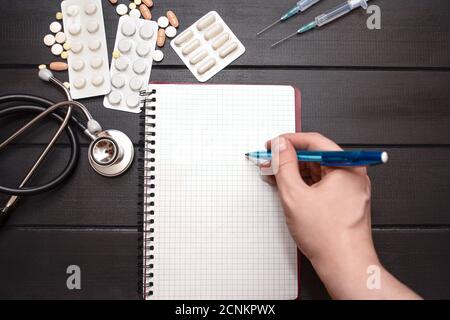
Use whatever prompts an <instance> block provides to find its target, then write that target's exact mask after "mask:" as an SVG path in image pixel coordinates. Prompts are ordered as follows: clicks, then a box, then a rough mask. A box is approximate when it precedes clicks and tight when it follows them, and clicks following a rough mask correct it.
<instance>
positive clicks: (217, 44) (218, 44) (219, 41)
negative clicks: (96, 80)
mask: <svg viewBox="0 0 450 320" xmlns="http://www.w3.org/2000/svg"><path fill="white" fill-rule="evenodd" d="M229 39H230V35H229V34H228V33H224V34H221V35H220V36H219V37H218V38H217V40H214V42H213V43H212V47H213V49H214V50H217V49H219V48H220V47H221V46H223V45H224V43H225V42H227V41H228V40H229Z"/></svg>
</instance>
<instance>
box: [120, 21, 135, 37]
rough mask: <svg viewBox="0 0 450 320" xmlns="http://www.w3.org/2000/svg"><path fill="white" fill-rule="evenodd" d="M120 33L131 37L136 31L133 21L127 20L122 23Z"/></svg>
mask: <svg viewBox="0 0 450 320" xmlns="http://www.w3.org/2000/svg"><path fill="white" fill-rule="evenodd" d="M121 31H122V34H123V35H124V36H127V37H131V36H132V35H134V33H135V32H136V26H135V25H134V23H133V22H131V21H127V22H124V23H123V24H122V28H121Z"/></svg>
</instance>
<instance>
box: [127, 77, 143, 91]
mask: <svg viewBox="0 0 450 320" xmlns="http://www.w3.org/2000/svg"><path fill="white" fill-rule="evenodd" d="M143 84H144V82H143V81H142V79H141V78H139V77H134V78H131V80H130V89H131V90H133V91H139V90H141V88H142V85H143Z"/></svg>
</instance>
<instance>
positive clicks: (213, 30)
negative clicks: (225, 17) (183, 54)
mask: <svg viewBox="0 0 450 320" xmlns="http://www.w3.org/2000/svg"><path fill="white" fill-rule="evenodd" d="M222 31H223V26H222V24H220V23H216V24H214V25H212V26H211V27H210V28H208V30H206V31H205V40H211V39H212V38H214V37H215V36H217V35H218V34H219V33H221V32H222Z"/></svg>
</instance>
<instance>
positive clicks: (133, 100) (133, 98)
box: [127, 93, 140, 108]
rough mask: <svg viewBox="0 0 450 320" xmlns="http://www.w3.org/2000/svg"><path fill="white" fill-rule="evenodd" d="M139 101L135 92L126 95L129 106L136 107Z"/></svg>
mask: <svg viewBox="0 0 450 320" xmlns="http://www.w3.org/2000/svg"><path fill="white" fill-rule="evenodd" d="M139 101H140V99H139V96H138V95H137V94H134V93H133V94H130V95H129V96H128V97H127V106H128V107H129V108H136V107H137V106H139Z"/></svg>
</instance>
